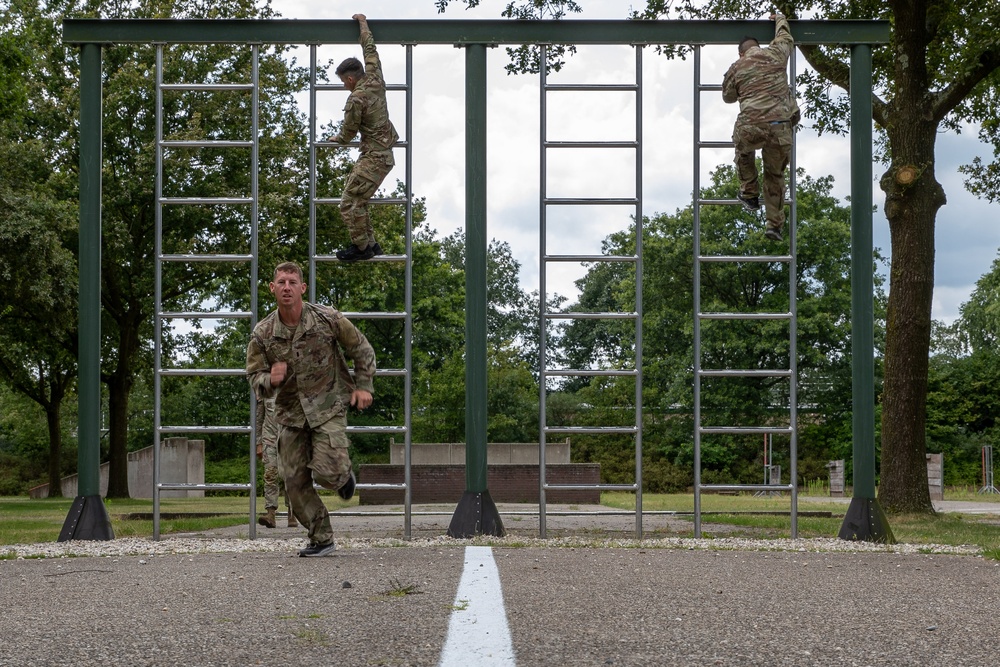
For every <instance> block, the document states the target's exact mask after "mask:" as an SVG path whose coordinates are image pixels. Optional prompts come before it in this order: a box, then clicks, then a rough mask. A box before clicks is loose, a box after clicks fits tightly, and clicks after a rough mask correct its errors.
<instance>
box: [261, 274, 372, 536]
mask: <svg viewBox="0 0 1000 667" xmlns="http://www.w3.org/2000/svg"><path fill="white" fill-rule="evenodd" d="M270 289H271V292H272V293H273V294H274V295H275V297H276V298H277V301H278V309H277V310H276V311H274V312H273V313H271V314H270V315H268V316H267V317H265V318H264V319H263V320H261V321H260V322H259V323H258V324H257V326H256V327H254V330H253V334H252V335H251V336H250V343H249V344H248V345H247V369H246V371H247V378H248V379H249V381H250V386H251V388H252V389H253V391H254V394H255V395H256V396H260V397H264V398H268V397H271V396H273V397H274V399H275V400H274V420H275V422H277V424H278V468H279V471H280V473H281V476H282V477H283V478H284V480H285V491H286V492H287V493H288V499H289V500H290V501H291V505H292V511H293V512H294V513H295V516H296V517H298V520H299V521H301V522H302V524H303V525H305V526H306V528H308V529H309V546H307V547H306V548H305V549H302V550H300V551H299V555H300V556H326V555H328V554H330V553H332V552H333V550H334V548H335V547H334V543H333V531H332V529H331V528H330V514H329V512H328V511H327V509H326V506H325V505H324V504H323V501H322V499H321V498H320V497H319V495H318V494H317V493H316V490H315V489H314V488H313V482H314V481H315V482H316V483H317V484H319V485H320V486H322V487H323V488H326V489H331V490H335V491H337V493H338V494H339V495H340V497H341V498H344V499H345V500H349V499H350V498H351V497H352V496H353V495H354V488H355V480H354V473H353V472H352V471H351V459H350V457H349V456H348V453H347V447H348V442H347V409H348V407H357V408H358V409H360V410H363V409H365V408H367V407H368V406H369V405H371V403H372V394H371V392H372V377H373V376H374V375H375V351H374V350H373V349H372V346H371V345H370V344H369V343H368V340H367V339H366V338H365V337H364V335H363V334H362V333H361V332H360V331H358V329H357V328H356V327H355V326H354V325H353V324H351V322H350V321H349V320H348V319H347V318H345V317H344V316H343V315H342V314H341V313H340V312H338V311H336V310H334V309H333V308H329V307H327V306H319V305H315V304H312V303H309V302H307V301H303V299H302V295H303V294H305V291H306V285H305V283H304V282H303V281H302V269H300V268H299V266H298V265H297V264H295V263H293V262H285V263H283V264H279V265H278V267H277V268H276V269H275V270H274V280H273V282H271V284H270ZM345 356H346V357H347V358H349V359H351V360H352V361H353V362H354V377H353V378H352V377H351V374H350V372H349V370H348V367H347V361H346V359H345Z"/></svg>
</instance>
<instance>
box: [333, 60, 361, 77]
mask: <svg viewBox="0 0 1000 667" xmlns="http://www.w3.org/2000/svg"><path fill="white" fill-rule="evenodd" d="M336 71H337V76H353V77H355V78H357V79H360V78H361V77H363V76H364V75H365V66H364V65H362V64H361V61H360V60H358V59H357V58H348V59H347V60H345V61H344V62H342V63H340V64H339V65H337V70H336Z"/></svg>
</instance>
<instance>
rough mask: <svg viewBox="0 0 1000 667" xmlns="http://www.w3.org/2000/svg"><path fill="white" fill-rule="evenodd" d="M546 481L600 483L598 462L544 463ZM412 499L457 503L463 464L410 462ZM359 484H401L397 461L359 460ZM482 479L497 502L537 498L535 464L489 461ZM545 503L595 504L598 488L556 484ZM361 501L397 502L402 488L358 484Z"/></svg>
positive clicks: (425, 501) (401, 467)
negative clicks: (368, 462)
mask: <svg viewBox="0 0 1000 667" xmlns="http://www.w3.org/2000/svg"><path fill="white" fill-rule="evenodd" d="M545 470H546V473H545V481H546V482H548V483H549V484H599V483H600V482H601V465H600V464H599V463H566V464H554V465H546V466H545ZM410 482H411V484H412V485H413V486H412V497H411V499H412V501H413V502H414V503H457V502H458V501H459V500H461V498H462V494H463V493H465V466H464V465H414V466H410ZM358 483H359V484H402V483H403V466H401V465H362V466H360V468H359V469H358ZM486 485H487V488H488V489H489V491H490V497H491V498H492V499H493V502H497V503H537V502H538V466H537V465H518V464H507V465H489V466H487V472H486ZM545 501H546V502H548V503H579V504H591V505H596V504H599V503H600V502H601V492H600V490H599V489H582V490H578V489H556V490H550V491H548V492H546V494H545ZM358 502H359V503H361V504H362V505H399V504H401V503H402V502H403V491H402V489H358Z"/></svg>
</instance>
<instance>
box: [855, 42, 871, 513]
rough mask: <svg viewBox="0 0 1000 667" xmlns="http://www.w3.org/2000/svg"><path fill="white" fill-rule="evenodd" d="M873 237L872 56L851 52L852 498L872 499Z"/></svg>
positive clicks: (867, 50) (866, 50)
mask: <svg viewBox="0 0 1000 667" xmlns="http://www.w3.org/2000/svg"><path fill="white" fill-rule="evenodd" d="M874 252H875V251H874V246H873V240H872V56H871V49H870V48H868V47H867V46H864V45H859V46H856V47H854V48H853V49H852V53H851V354H852V356H853V361H852V369H853V373H852V376H853V378H852V392H853V416H852V431H853V439H854V497H855V498H875V303H874V296H873V295H874V289H875V286H874V278H873V273H874V266H873V265H874V261H875V259H874V258H875V255H874Z"/></svg>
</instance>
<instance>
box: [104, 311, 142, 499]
mask: <svg viewBox="0 0 1000 667" xmlns="http://www.w3.org/2000/svg"><path fill="white" fill-rule="evenodd" d="M128 324H129V319H128V318H126V319H125V321H123V322H121V323H120V324H119V326H120V327H122V329H121V334H120V335H119V337H118V363H117V365H116V366H115V370H114V372H113V373H112V374H111V375H110V376H109V377H107V378H106V379H105V382H106V383H107V385H108V413H109V414H108V443H109V452H108V461H109V465H108V498H128V497H129V494H128V401H129V394H130V393H131V391H132V382H133V380H132V365H133V364H134V363H135V356H136V351H137V350H138V325H136V326H132V327H130V326H128Z"/></svg>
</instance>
